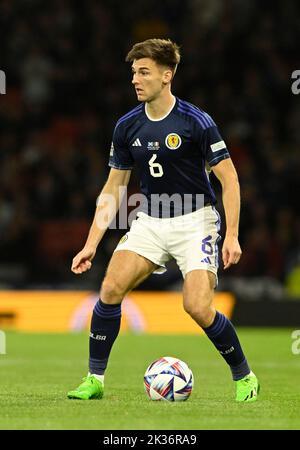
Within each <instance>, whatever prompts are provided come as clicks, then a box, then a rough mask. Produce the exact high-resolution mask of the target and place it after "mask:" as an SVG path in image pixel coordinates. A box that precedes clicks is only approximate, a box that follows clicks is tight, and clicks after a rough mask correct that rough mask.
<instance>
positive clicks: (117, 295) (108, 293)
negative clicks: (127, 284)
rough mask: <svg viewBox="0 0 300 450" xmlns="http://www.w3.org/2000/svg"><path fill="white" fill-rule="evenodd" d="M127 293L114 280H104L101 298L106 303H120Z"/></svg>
mask: <svg viewBox="0 0 300 450" xmlns="http://www.w3.org/2000/svg"><path fill="white" fill-rule="evenodd" d="M125 294H126V291H125V290H124V288H123V287H122V286H120V285H119V284H118V283H117V282H116V281H115V280H114V279H112V278H108V277H106V278H104V280H103V282H102V286H101V290H100V298H101V300H102V301H103V302H104V303H111V304H114V303H120V302H121V301H122V300H123V297H124V296H125Z"/></svg>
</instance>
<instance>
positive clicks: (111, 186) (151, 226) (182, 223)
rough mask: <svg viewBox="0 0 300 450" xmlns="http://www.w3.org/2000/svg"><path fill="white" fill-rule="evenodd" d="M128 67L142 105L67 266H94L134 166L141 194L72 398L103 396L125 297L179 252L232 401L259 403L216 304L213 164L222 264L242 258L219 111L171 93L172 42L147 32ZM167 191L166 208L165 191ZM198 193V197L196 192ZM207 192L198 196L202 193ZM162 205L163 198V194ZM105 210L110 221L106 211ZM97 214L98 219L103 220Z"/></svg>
mask: <svg viewBox="0 0 300 450" xmlns="http://www.w3.org/2000/svg"><path fill="white" fill-rule="evenodd" d="M126 61H127V62H130V63H131V65H132V84H133V87H134V89H135V92H136V95H137V99H138V101H139V102H141V103H140V104H139V105H138V106H137V107H136V108H134V109H133V110H131V111H130V112H128V113H127V114H125V115H124V116H123V117H121V118H120V119H119V121H118V122H117V124H116V126H115V130H114V133H113V142H112V146H111V151H110V159H109V166H110V167H111V170H110V173H109V176H108V179H107V182H106V184H105V185H104V187H103V189H102V192H101V194H100V196H99V197H98V203H97V209H96V213H95V217H94V221H93V223H92V226H91V228H90V232H89V235H88V237H87V241H86V244H85V245H84V248H83V249H82V250H81V251H80V252H79V253H78V254H77V255H76V256H75V257H74V259H73V262H72V268H71V270H72V271H73V272H74V273H75V274H82V273H83V272H85V271H87V270H89V269H90V268H91V265H92V260H93V258H94V256H95V253H96V249H97V246H98V244H99V243H100V241H101V239H102V237H103V235H104V233H105V231H106V229H107V228H108V226H109V221H110V219H111V218H113V216H114V215H115V214H116V208H114V207H113V204H114V202H111V205H112V206H107V205H108V204H110V202H107V196H108V194H109V195H110V196H111V197H112V198H113V199H114V200H115V203H116V204H117V205H119V201H120V198H119V197H120V189H119V187H121V186H127V185H128V182H129V178H130V174H131V170H132V169H133V167H134V166H137V168H138V169H139V172H140V181H141V192H142V194H143V198H144V201H143V202H142V206H141V211H140V212H139V213H138V214H137V219H136V220H134V221H133V223H132V226H131V228H130V231H129V232H128V233H126V235H125V236H124V237H123V238H122V239H121V241H120V242H119V244H118V245H117V247H116V249H115V251H114V253H113V255H112V258H111V260H110V263H109V265H108V268H107V271H106V275H105V277H104V280H103V282H102V286H101V290H100V299H99V301H98V302H97V303H96V305H95V307H94V310H93V315H92V320H91V332H90V340H89V350H90V358H89V372H88V375H87V377H86V378H84V380H83V383H81V384H80V386H79V387H78V388H77V389H75V390H72V391H70V392H68V397H69V398H76V399H92V398H101V397H102V396H103V390H104V372H105V369H106V367H107V362H108V358H109V354H110V351H111V348H112V345H113V343H114V342H115V340H116V338H117V336H118V333H119V329H120V322H121V302H122V300H123V298H124V297H125V295H126V294H127V293H128V292H129V291H131V290H132V289H133V288H135V287H137V286H138V285H139V284H140V283H141V282H142V281H144V280H145V279H146V278H147V277H148V276H149V275H150V274H152V273H162V272H163V271H165V270H166V269H165V264H166V262H167V261H169V260H170V259H172V258H173V259H175V260H176V262H177V264H178V266H179V268H180V270H181V272H182V275H183V278H184V285H183V306H184V309H185V311H186V312H187V313H188V314H189V315H190V316H191V317H192V318H193V319H194V320H195V321H196V323H197V324H198V325H199V326H200V327H201V328H203V330H204V331H205V333H206V335H207V336H208V338H209V339H210V340H211V342H212V343H213V345H214V346H215V347H216V349H217V350H218V351H219V353H220V354H221V355H222V357H223V358H224V360H225V361H226V363H227V364H228V365H229V367H230V370H231V373H232V378H233V380H234V382H235V384H236V400H237V401H239V402H253V401H255V400H256V399H257V395H258V392H259V383H258V380H257V378H256V376H255V375H254V373H253V372H252V371H251V369H250V367H249V365H248V362H247V359H246V357H245V355H244V352H243V350H242V347H241V344H240V342H239V339H238V336H237V334H236V331H235V329H234V327H233V325H232V323H231V322H230V321H229V320H228V319H227V318H226V317H225V316H224V315H223V314H221V313H220V312H218V311H216V310H215V308H214V306H213V302H212V301H213V295H214V289H215V287H216V284H217V269H218V246H217V243H218V240H219V239H220V236H219V230H220V217H219V214H218V212H217V211H216V209H215V204H216V197H215V194H214V192H213V189H212V187H211V184H210V181H209V171H210V170H212V171H213V172H214V174H215V175H216V177H217V178H218V179H219V180H220V182H221V186H222V200H223V205H224V210H225V218H226V234H225V238H224V242H223V248H222V259H223V263H224V269H228V268H229V267H230V266H231V265H232V264H237V263H238V261H239V259H240V256H241V253H242V252H241V248H240V245H239V242H238V226H239V211H240V190H239V182H238V177H237V173H236V170H235V168H234V165H233V163H232V160H231V158H230V155H229V152H228V150H227V148H226V144H225V142H224V140H223V139H222V137H221V136H220V133H219V131H218V128H217V126H216V124H215V122H214V121H213V119H212V118H211V117H210V116H209V115H208V114H207V113H206V112H204V111H202V110H201V109H199V108H198V107H196V106H194V105H192V104H191V103H188V102H187V101H184V100H181V99H179V98H177V97H175V96H174V95H173V94H172V92H171V83H172V80H173V77H174V75H175V72H176V69H177V66H178V64H179V62H180V52H179V48H178V46H177V45H176V44H175V43H173V42H172V41H170V40H164V39H148V40H146V41H144V42H140V43H137V44H135V45H134V46H133V47H132V49H131V50H130V52H129V53H128V55H127V57H126ZM163 196H165V198H168V199H169V200H170V199H171V200H172V201H169V203H168V207H166V205H164V204H163V202H162V201H161V198H162V197H163ZM199 198H200V200H199ZM201 200H202V201H201ZM165 203H166V202H165ZM105 215H106V216H108V219H107V222H106V226H105V224H104V225H103V222H104V221H102V222H101V220H100V219H101V218H103V217H104V216H105ZM100 222H101V223H102V225H100Z"/></svg>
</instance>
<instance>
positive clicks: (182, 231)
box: [115, 205, 221, 283]
mask: <svg viewBox="0 0 300 450" xmlns="http://www.w3.org/2000/svg"><path fill="white" fill-rule="evenodd" d="M220 224H221V221H220V216H219V213H218V212H217V210H216V209H215V208H214V207H213V206H211V205H208V206H205V207H203V208H201V209H198V210H197V211H195V212H192V213H190V214H185V215H182V216H178V217H173V218H164V219H160V218H156V217H151V216H148V215H147V214H145V213H143V212H139V213H138V214H137V218H136V219H135V220H134V221H133V222H132V225H131V228H130V231H128V232H127V233H126V234H125V235H124V236H123V237H122V238H121V240H120V242H119V243H118V245H117V247H116V249H115V252H116V251H119V250H131V251H133V252H135V253H138V254H139V255H141V256H144V257H145V258H147V259H149V260H150V261H152V262H153V263H155V264H157V265H158V266H160V267H159V268H158V269H156V270H155V271H154V272H153V273H156V274H161V273H164V272H165V271H166V270H167V269H166V263H167V262H168V261H170V260H171V259H175V260H176V262H177V264H178V266H179V269H180V270H181V273H182V276H183V278H185V275H186V274H187V273H188V272H190V271H191V270H196V269H204V270H209V271H210V272H213V273H214V274H215V275H216V283H217V271H218V265H219V264H218V258H219V255H218V241H219V240H220V239H221V237H220V235H219V231H220Z"/></svg>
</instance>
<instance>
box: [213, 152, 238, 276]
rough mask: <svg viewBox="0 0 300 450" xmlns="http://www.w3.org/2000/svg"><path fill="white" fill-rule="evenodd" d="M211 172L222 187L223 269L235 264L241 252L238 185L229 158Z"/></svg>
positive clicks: (236, 176) (235, 173)
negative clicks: (224, 233)
mask: <svg viewBox="0 0 300 450" xmlns="http://www.w3.org/2000/svg"><path fill="white" fill-rule="evenodd" d="M212 171H213V172H214V174H215V175H216V177H217V178H218V179H219V181H220V183H221V185H222V200H223V205H224V211H225V218H226V235H225V239H224V243H223V248H222V258H223V263H224V269H228V268H229V267H230V266H231V265H232V264H237V263H238V262H239V260H240V258H241V255H242V250H241V247H240V244H239V241H238V233H239V220H240V203H241V200H240V185H239V180H238V175H237V172H236V170H235V167H234V165H233V162H232V160H231V159H230V158H227V159H223V160H222V161H220V162H219V163H218V164H216V165H215V166H212Z"/></svg>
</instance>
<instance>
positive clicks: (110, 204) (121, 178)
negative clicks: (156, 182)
mask: <svg viewBox="0 0 300 450" xmlns="http://www.w3.org/2000/svg"><path fill="white" fill-rule="evenodd" d="M130 175H131V170H119V169H111V170H110V173H109V176H108V179H107V181H106V183H105V185H104V187H103V189H102V191H101V193H100V195H99V197H98V199H97V208H96V211H95V215H94V220H93V223H92V225H91V228H90V231H89V234H88V237H87V240H86V243H85V245H84V247H83V249H82V250H81V251H80V252H79V253H77V255H76V256H75V257H74V258H73V261H72V266H71V270H72V272H74V273H75V274H81V273H83V272H86V271H87V270H89V269H90V268H91V266H92V260H93V258H94V256H95V254H96V250H97V247H98V245H99V243H100V241H101V239H102V238H103V236H104V234H105V232H106V230H107V228H108V227H109V225H110V223H111V221H112V220H113V218H114V217H115V215H116V214H117V212H118V210H119V207H120V203H121V198H120V195H121V193H122V188H121V187H122V186H123V187H126V186H127V185H128V183H129V179H130Z"/></svg>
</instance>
